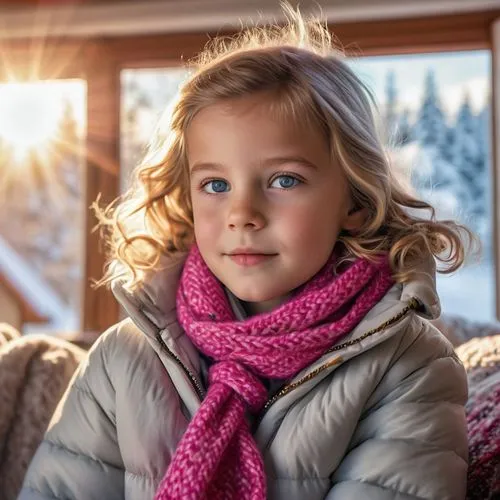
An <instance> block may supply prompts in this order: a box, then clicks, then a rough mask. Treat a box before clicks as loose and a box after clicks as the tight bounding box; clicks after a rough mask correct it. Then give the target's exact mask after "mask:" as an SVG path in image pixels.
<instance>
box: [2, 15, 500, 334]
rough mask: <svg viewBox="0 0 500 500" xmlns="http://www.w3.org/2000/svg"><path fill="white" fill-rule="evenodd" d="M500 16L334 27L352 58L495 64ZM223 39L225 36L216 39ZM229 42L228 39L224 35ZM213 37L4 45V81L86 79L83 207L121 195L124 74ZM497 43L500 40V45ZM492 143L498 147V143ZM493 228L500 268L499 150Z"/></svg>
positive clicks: (89, 309) (91, 237)
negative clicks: (475, 54)
mask: <svg viewBox="0 0 500 500" xmlns="http://www.w3.org/2000/svg"><path fill="white" fill-rule="evenodd" d="M499 18H500V9H499V10H494V11H485V12H474V13H467V14H456V15H443V16H426V17H420V18H408V19H390V20H377V21H361V22H357V23H355V22H345V23H338V24H331V29H332V32H333V33H334V35H335V36H336V38H337V39H338V40H339V41H340V42H341V45H342V47H343V48H344V50H345V52H346V54H347V55H350V56H360V57H361V56H380V55H399V54H414V53H432V52H449V51H463V50H479V49H487V50H491V51H492V52H493V54H492V60H494V61H498V59H499V55H498V54H497V53H495V52H497V51H499V50H500V47H499V46H498V45H499V43H500V42H497V43H496V44H494V43H493V23H494V22H495V21H496V20H498V19H499ZM219 34H221V33H219ZM222 34H228V35H231V34H232V33H231V32H228V33H222ZM210 36H213V34H211V35H207V34H200V33H186V34H158V35H134V36H126V37H109V38H92V39H75V38H71V39H69V38H67V39H48V40H47V39H46V40H43V41H36V40H35V41H33V40H30V41H27V40H12V41H8V40H7V41H4V42H2V51H3V54H4V55H3V58H2V61H1V62H0V81H5V80H9V79H10V78H11V77H12V74H13V75H15V77H16V78H17V79H30V78H34V77H36V78H38V79H66V78H83V79H84V80H86V82H87V155H86V158H87V159H86V163H87V168H86V175H85V182H86V187H85V206H86V207H90V205H91V204H92V203H93V202H94V201H95V200H96V198H97V197H98V196H100V199H101V203H102V204H106V203H108V202H110V201H112V200H113V199H115V198H116V197H117V196H118V195H119V190H120V185H119V184H120V183H119V174H120V168H119V161H120V160H119V158H120V147H119V146H120V119H119V118H120V72H121V70H122V69H127V68H138V67H140V68H155V67H166V66H178V65H179V63H180V61H181V60H182V59H184V60H187V59H190V58H191V57H193V56H194V55H195V54H196V53H197V52H198V51H199V50H201V49H202V48H203V46H204V45H205V44H206V42H207V41H208V40H209V38H210ZM498 38H500V36H499V37H498ZM499 66H500V65H499V64H498V63H496V66H494V67H493V68H492V69H493V71H492V79H493V87H494V88H495V87H497V86H498V85H499V83H498V82H499V81H500V70H499ZM494 98H495V103H496V106H495V107H494V108H493V110H494V111H493V114H494V115H495V116H494V119H493V120H492V121H493V122H494V123H493V130H494V132H493V133H494V134H495V137H497V138H498V139H500V137H498V136H499V134H498V129H499V124H498V122H499V120H500V118H499V116H498V115H499V114H500V106H499V105H498V100H499V99H498V92H495V91H494ZM493 143H495V141H493ZM493 165H494V167H493V169H492V170H493V177H494V179H493V181H494V185H495V193H494V196H493V200H494V210H493V219H494V220H493V223H494V231H495V238H494V241H495V262H496V263H497V262H500V253H499V248H500V236H499V231H498V229H497V228H498V224H499V222H500V214H499V213H498V212H499V208H498V206H497V203H496V199H497V195H499V194H500V180H499V177H500V176H498V175H497V171H498V170H499V169H500V158H499V151H498V148H495V149H494V158H493ZM96 223H97V221H96V219H95V217H94V215H93V214H92V213H91V212H90V211H89V210H87V211H86V217H85V231H86V241H85V264H84V273H83V275H84V284H83V286H84V293H83V304H82V312H81V313H82V314H81V315H82V322H81V323H82V324H81V326H82V331H83V332H85V335H86V337H87V338H88V337H89V335H90V337H91V338H95V337H97V336H98V335H99V334H100V333H101V332H103V331H104V330H105V329H107V328H108V327H109V326H111V325H112V324H114V323H115V322H116V321H118V319H119V308H118V305H117V303H116V301H115V300H114V298H113V297H112V294H111V292H110V291H109V290H107V289H106V288H99V289H95V288H94V287H93V286H92V280H95V279H98V278H99V277H100V276H101V275H102V271H103V267H104V264H105V254H104V249H103V248H102V244H101V242H100V240H99V234H98V233H96V232H93V228H94V227H95V225H96ZM498 268H499V266H496V269H497V271H496V294H497V295H496V297H497V315H498V314H499V312H500V271H499V270H498Z"/></svg>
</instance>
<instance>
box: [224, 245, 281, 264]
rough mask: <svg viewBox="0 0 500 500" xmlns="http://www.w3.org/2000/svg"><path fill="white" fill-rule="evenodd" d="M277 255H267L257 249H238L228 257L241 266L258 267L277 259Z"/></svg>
mask: <svg viewBox="0 0 500 500" xmlns="http://www.w3.org/2000/svg"><path fill="white" fill-rule="evenodd" d="M276 255H278V254H276V253H265V252H262V251H259V250H255V249H249V248H241V249H240V248H237V249H236V250H233V251H232V252H230V253H228V254H227V256H228V257H229V258H230V259H231V260H232V261H233V262H235V263H236V264H238V265H240V266H245V267H246V266H256V265H258V264H262V263H264V262H267V261H268V260H270V259H272V258H273V257H276Z"/></svg>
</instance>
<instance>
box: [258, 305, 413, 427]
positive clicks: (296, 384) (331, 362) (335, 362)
mask: <svg viewBox="0 0 500 500" xmlns="http://www.w3.org/2000/svg"><path fill="white" fill-rule="evenodd" d="M421 307H422V305H421V303H420V302H419V301H418V300H417V299H415V298H411V299H410V300H409V301H408V303H407V305H406V306H405V307H404V308H403V310H402V311H401V312H399V313H398V314H396V315H395V316H393V317H392V318H390V319H388V320H387V321H385V322H384V323H382V324H380V325H379V326H377V327H376V328H372V329H371V330H368V331H367V332H365V333H364V334H363V335H361V337H358V338H357V339H354V340H349V341H347V342H344V343H343V344H339V345H335V346H333V347H331V348H330V349H328V350H327V351H326V352H325V354H328V353H330V352H336V351H340V350H341V349H344V348H346V347H350V346H352V345H355V344H358V343H359V342H361V341H362V340H364V339H366V338H367V337H370V336H372V335H374V334H375V333H378V332H380V331H382V330H385V329H386V328H388V327H389V326H391V325H393V324H394V323H396V322H398V321H399V320H401V319H402V318H403V317H404V316H406V315H407V314H408V312H410V311H411V310H418V309H420V308H421ZM342 362H343V358H342V356H337V357H336V358H334V359H331V360H329V361H327V362H326V363H323V364H322V365H320V366H318V368H315V369H314V370H313V371H312V372H309V373H308V374H307V375H304V376H303V377H302V378H300V379H299V380H297V381H296V382H293V383H291V384H286V385H285V386H283V387H282V388H281V389H280V390H279V391H278V392H277V393H276V394H275V395H274V396H273V397H272V398H270V399H268V400H267V402H266V404H265V405H264V407H263V408H262V410H261V412H260V415H259V416H258V418H257V422H256V426H258V424H260V422H261V421H262V419H263V418H264V415H265V414H266V413H267V411H268V410H269V408H270V407H271V406H272V405H273V404H274V403H276V401H278V400H279V399H281V398H282V397H283V396H286V395H287V394H289V393H290V392H291V391H293V390H294V389H296V388H297V387H299V386H301V385H303V384H305V383H306V382H308V381H309V380H311V379H313V378H314V377H316V376H317V375H318V374H320V373H321V372H322V371H324V370H326V369H327V368H330V367H331V366H335V365H338V364H340V363H342Z"/></svg>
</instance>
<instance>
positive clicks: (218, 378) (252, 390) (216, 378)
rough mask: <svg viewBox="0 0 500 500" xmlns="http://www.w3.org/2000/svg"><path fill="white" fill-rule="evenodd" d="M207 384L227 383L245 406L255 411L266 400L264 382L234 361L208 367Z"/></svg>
mask: <svg viewBox="0 0 500 500" xmlns="http://www.w3.org/2000/svg"><path fill="white" fill-rule="evenodd" d="M208 380H209V384H210V385H213V384H216V383H221V384H224V385H227V386H228V387H229V388H230V389H232V390H233V391H234V392H235V394H237V395H238V396H240V397H241V399H242V400H243V401H244V403H245V404H246V406H247V407H248V408H249V409H250V410H251V411H252V412H253V413H257V412H258V411H259V410H260V409H261V408H262V407H263V406H264V404H265V403H266V401H267V390H266V388H265V387H264V384H263V383H262V382H261V381H260V379H259V378H258V377H256V376H255V375H254V374H253V373H251V372H250V371H248V370H247V369H246V368H245V367H244V366H243V365H241V364H240V363H237V362H236V361H221V362H219V363H215V364H213V365H212V366H211V367H210V370H209V374H208Z"/></svg>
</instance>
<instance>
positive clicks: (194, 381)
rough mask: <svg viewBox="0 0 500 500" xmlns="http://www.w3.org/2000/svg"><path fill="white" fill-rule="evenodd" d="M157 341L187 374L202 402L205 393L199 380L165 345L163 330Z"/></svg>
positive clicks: (159, 332) (158, 332)
mask: <svg viewBox="0 0 500 500" xmlns="http://www.w3.org/2000/svg"><path fill="white" fill-rule="evenodd" d="M156 340H158V342H159V343H160V345H161V346H162V348H163V350H164V351H166V353H167V354H168V355H169V356H170V357H171V358H172V359H173V360H174V361H175V362H176V363H177V364H178V365H179V366H180V367H181V369H182V371H183V372H184V373H185V374H186V376H187V377H188V379H189V381H190V382H191V385H192V386H193V389H194V390H195V391H196V394H197V395H198V398H199V399H200V401H202V400H203V397H204V394H205V391H204V390H203V389H202V388H201V384H200V383H199V382H198V379H197V378H196V377H195V376H194V374H193V372H191V370H190V369H189V368H188V367H187V366H186V365H185V364H184V363H183V362H182V361H181V359H180V358H179V356H177V355H176V354H174V353H173V352H172V350H171V349H170V348H169V347H168V346H167V344H165V342H164V340H163V339H162V337H161V330H159V331H157V332H156Z"/></svg>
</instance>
